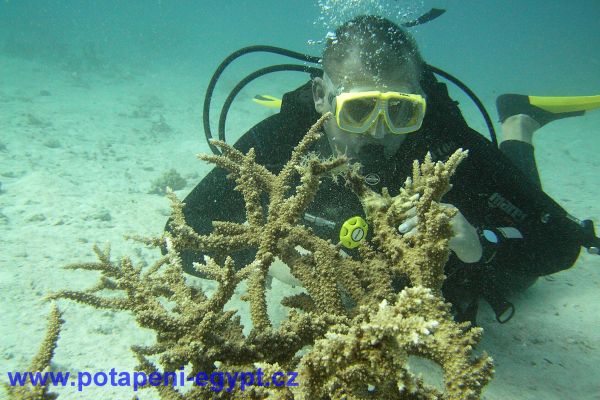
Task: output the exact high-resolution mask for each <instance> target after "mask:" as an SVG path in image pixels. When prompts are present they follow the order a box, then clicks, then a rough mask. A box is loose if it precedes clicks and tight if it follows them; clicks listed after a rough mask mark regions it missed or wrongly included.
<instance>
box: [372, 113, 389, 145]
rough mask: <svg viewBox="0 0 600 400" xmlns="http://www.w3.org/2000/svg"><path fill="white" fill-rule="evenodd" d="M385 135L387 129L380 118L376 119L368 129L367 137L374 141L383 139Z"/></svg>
mask: <svg viewBox="0 0 600 400" xmlns="http://www.w3.org/2000/svg"><path fill="white" fill-rule="evenodd" d="M386 133H387V127H386V126H385V123H384V121H383V118H382V116H381V115H380V116H379V117H377V120H376V121H375V123H374V124H373V125H372V126H371V127H370V128H369V135H371V137H373V138H375V139H383V137H384V136H385V134H386Z"/></svg>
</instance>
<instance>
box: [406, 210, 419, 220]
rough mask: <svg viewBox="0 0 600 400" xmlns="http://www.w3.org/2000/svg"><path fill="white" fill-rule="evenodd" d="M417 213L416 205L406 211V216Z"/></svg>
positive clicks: (412, 215) (409, 216)
mask: <svg viewBox="0 0 600 400" xmlns="http://www.w3.org/2000/svg"><path fill="white" fill-rule="evenodd" d="M415 215H417V207H413V208H410V209H408V210H407V211H406V218H407V219H408V218H412V217H414V216H415Z"/></svg>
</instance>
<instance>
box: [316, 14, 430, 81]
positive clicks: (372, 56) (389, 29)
mask: <svg viewBox="0 0 600 400" xmlns="http://www.w3.org/2000/svg"><path fill="white" fill-rule="evenodd" d="M353 53H355V54H356V53H357V54H358V56H359V61H360V64H361V66H362V67H363V68H364V70H365V72H367V73H368V74H370V75H373V76H380V77H385V76H386V75H389V74H390V73H391V72H393V71H397V70H398V68H403V69H407V72H409V73H411V74H415V75H414V76H415V77H416V79H417V80H419V78H420V76H421V73H422V71H423V66H424V63H423V59H422V58H421V54H420V52H419V49H418V47H417V44H416V42H415V40H414V38H413V37H412V35H410V34H409V33H408V32H407V31H406V30H405V29H403V28H402V27H400V26H399V25H397V24H395V23H394V22H392V21H390V20H388V19H386V18H383V17H379V16H375V15H361V16H358V17H355V18H353V19H352V20H350V21H348V22H346V23H344V24H343V25H341V26H339V27H338V28H337V29H336V31H335V35H334V36H330V37H328V38H327V42H326V45H325V50H324V51H323V69H324V71H325V72H326V73H327V75H329V76H330V77H331V78H332V79H334V81H336V80H338V79H339V78H341V76H339V73H341V72H342V70H343V64H344V59H345V58H347V57H348V56H349V55H350V54H353Z"/></svg>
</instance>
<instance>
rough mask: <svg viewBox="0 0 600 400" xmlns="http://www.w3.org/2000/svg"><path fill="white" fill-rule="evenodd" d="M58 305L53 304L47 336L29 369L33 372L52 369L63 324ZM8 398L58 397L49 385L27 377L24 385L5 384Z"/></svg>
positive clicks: (51, 399) (43, 399) (45, 399)
mask: <svg viewBox="0 0 600 400" xmlns="http://www.w3.org/2000/svg"><path fill="white" fill-rule="evenodd" d="M63 322H64V321H63V320H62V319H61V314H60V311H59V310H58V307H56V306H53V307H52V311H51V312H50V316H49V317H48V329H47V330H46V337H45V338H44V341H43V342H42V345H41V346H40V349H39V351H38V353H37V354H36V355H35V357H34V358H33V361H32V362H31V365H30V366H29V368H28V369H27V371H28V372H31V373H37V372H39V373H42V374H43V373H46V372H49V370H50V361H51V360H52V357H53V355H54V350H55V349H56V342H57V341H58V336H59V334H60V327H61V325H62V324H63ZM4 387H5V389H6V391H7V394H8V398H9V399H14V400H54V399H56V398H57V397H58V395H57V394H56V393H52V392H49V391H48V389H49V386H47V385H31V380H30V379H27V383H26V384H25V385H24V386H10V385H8V384H4Z"/></svg>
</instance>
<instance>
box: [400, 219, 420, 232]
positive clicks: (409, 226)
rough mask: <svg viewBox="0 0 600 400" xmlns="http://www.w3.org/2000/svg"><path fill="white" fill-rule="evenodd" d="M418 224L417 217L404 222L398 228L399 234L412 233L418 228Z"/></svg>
mask: <svg viewBox="0 0 600 400" xmlns="http://www.w3.org/2000/svg"><path fill="white" fill-rule="evenodd" d="M417 222H418V219H417V216H416V215H415V216H413V217H411V218H408V219H406V220H404V222H403V223H401V224H400V225H399V226H398V232H400V233H401V234H403V235H404V234H406V233H408V232H410V231H412V230H413V229H414V228H415V226H417Z"/></svg>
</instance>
